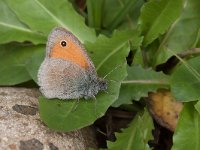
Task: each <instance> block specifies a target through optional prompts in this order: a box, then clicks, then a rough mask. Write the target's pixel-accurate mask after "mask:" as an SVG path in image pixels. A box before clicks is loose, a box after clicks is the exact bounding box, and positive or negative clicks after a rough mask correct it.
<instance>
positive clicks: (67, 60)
mask: <svg viewBox="0 0 200 150" xmlns="http://www.w3.org/2000/svg"><path fill="white" fill-rule="evenodd" d="M38 84H39V86H40V91H41V92H42V94H43V95H44V96H45V97H46V98H49V99H51V98H59V99H80V98H85V99H88V98H95V95H96V94H97V93H98V92H99V91H104V90H106V89H107V81H106V80H104V79H102V78H99V77H98V76H97V73H96V69H95V67H94V64H93V63H92V61H91V60H90V58H89V56H88V55H87V53H86V50H85V48H84V46H83V45H82V44H81V42H80V41H79V40H78V38H77V37H75V36H74V35H73V34H72V33H71V32H70V31H68V30H66V29H64V28H61V27H58V28H55V29H53V31H52V32H51V33H50V35H49V37H48V42H47V46H46V56H45V59H44V61H43V63H42V64H41V66H40V68H39V71H38Z"/></svg>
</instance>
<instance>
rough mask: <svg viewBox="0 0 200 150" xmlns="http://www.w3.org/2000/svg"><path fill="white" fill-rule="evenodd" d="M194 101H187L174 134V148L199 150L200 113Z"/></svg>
mask: <svg viewBox="0 0 200 150" xmlns="http://www.w3.org/2000/svg"><path fill="white" fill-rule="evenodd" d="M193 104H194V103H185V105H184V108H183V110H182V112H181V114H180V118H179V120H178V125H177V128H176V131H175V133H174V136H173V146H172V150H188V149H192V150H199V149H200V145H199V139H200V130H199V129H200V123H199V122H200V114H199V113H198V112H197V111H196V110H195V109H194V106H193Z"/></svg>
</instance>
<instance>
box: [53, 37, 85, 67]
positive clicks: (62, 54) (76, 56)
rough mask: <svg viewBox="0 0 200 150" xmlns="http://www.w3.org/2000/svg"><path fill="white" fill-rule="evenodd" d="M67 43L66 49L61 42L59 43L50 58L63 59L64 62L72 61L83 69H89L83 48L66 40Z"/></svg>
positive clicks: (54, 47)
mask: <svg viewBox="0 0 200 150" xmlns="http://www.w3.org/2000/svg"><path fill="white" fill-rule="evenodd" d="M64 40H65V41H66V42H67V45H66V46H65V47H62V46H61V44H60V42H61V41H62V40H60V41H59V42H57V43H56V44H55V45H54V46H53V48H52V51H51V54H50V58H62V59H64V60H69V61H72V62H73V63H76V64H78V65H79V66H81V67H83V68H87V67H88V66H89V64H88V63H87V58H85V56H84V55H83V53H82V50H81V47H80V46H79V45H77V44H76V43H74V42H73V41H71V40H69V39H64Z"/></svg>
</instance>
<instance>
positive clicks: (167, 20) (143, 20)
mask: <svg viewBox="0 0 200 150" xmlns="http://www.w3.org/2000/svg"><path fill="white" fill-rule="evenodd" d="M182 5H183V1H182V0H159V1H158V0H150V1H149V2H147V3H146V4H144V5H143V7H142V9H141V16H140V25H141V30H142V34H143V35H144V41H143V43H144V46H147V45H148V44H150V43H151V42H152V41H153V40H155V39H156V38H158V36H159V35H160V34H163V33H165V31H166V30H167V29H168V28H169V27H170V25H172V23H173V22H174V21H175V20H176V19H177V18H178V17H179V15H180V13H181V9H182Z"/></svg>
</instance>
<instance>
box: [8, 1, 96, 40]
mask: <svg viewBox="0 0 200 150" xmlns="http://www.w3.org/2000/svg"><path fill="white" fill-rule="evenodd" d="M5 1H6V2H7V3H8V5H9V6H10V8H11V9H12V10H13V11H14V12H15V13H16V14H17V16H18V17H19V19H20V20H21V21H23V22H24V23H25V24H27V25H28V26H29V27H30V28H31V29H32V30H37V31H40V32H43V33H45V35H47V34H48V33H49V32H50V31H51V30H52V28H54V27H56V26H62V27H64V28H66V29H68V30H69V31H71V32H72V33H73V34H74V35H76V36H77V37H78V39H79V40H81V41H82V42H84V41H95V39H96V36H95V33H94V31H93V30H92V29H90V28H88V27H87V26H86V25H85V23H84V19H83V18H82V17H81V16H80V15H79V14H78V13H77V12H76V11H75V10H74V9H73V7H72V4H71V3H70V2H68V0H59V1H55V0H48V1H47V0H14V1H13V0H5Z"/></svg>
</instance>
